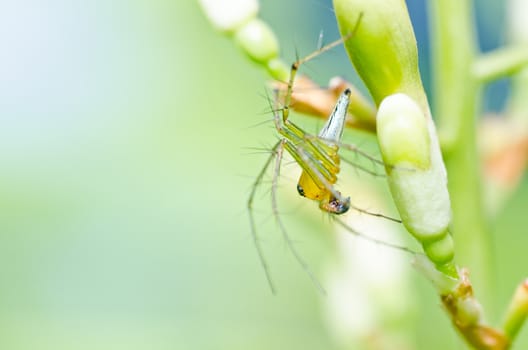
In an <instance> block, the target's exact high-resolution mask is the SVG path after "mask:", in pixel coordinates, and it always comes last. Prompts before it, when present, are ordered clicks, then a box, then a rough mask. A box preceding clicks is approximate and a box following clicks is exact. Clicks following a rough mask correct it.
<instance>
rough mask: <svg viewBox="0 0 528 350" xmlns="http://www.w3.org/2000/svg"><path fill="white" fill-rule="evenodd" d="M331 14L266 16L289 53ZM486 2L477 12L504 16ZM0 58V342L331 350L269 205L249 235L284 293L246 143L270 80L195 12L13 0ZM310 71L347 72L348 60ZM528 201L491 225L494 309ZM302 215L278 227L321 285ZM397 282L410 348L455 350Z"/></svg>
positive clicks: (314, 10)
mask: <svg viewBox="0 0 528 350" xmlns="http://www.w3.org/2000/svg"><path fill="white" fill-rule="evenodd" d="M330 6H331V4H330V2H329V1H323V0H320V1H319V0H317V1H315V0H314V1H308V2H302V1H288V2H286V3H280V4H279V3H278V2H277V3H276V4H271V1H268V2H263V3H262V17H263V18H265V19H266V20H267V21H269V22H270V23H271V24H272V26H273V27H274V28H275V29H276V31H277V32H278V35H279V36H280V40H281V46H282V47H283V48H284V49H285V52H284V55H285V57H286V59H289V60H293V58H294V57H295V51H296V50H298V51H299V52H301V53H308V52H310V51H312V50H313V49H314V48H315V47H316V42H317V37H318V33H319V31H320V30H321V29H323V30H324V31H325V38H330V39H334V38H336V37H337V30H336V28H335V23H333V22H332V18H333V14H332V12H331V10H330ZM479 6H481V7H479V9H480V10H479V11H480V12H479V13H481V12H482V13H483V15H482V16H481V17H480V18H487V17H486V14H489V13H495V14H496V12H493V11H492V12H488V11H489V9H490V6H496V8H495V10H496V9H499V11H500V9H501V3H500V2H497V1H495V2H488V3H485V2H483V1H480V2H479ZM413 7H414V6H413ZM482 9H484V10H486V11H484V10H482ZM413 11H416V12H414V13H413V20H417V21H418V22H420V23H422V25H424V24H425V22H424V21H423V19H421V18H422V16H423V13H422V12H420V11H423V8H417V9H416V10H413ZM420 19H421V20H420ZM485 23H487V24H486V28H488V27H489V26H495V28H499V25H500V24H501V20H500V18H496V21H494V22H493V21H492V22H485ZM490 23H491V24H490ZM497 30H498V29H497ZM424 31H425V29H424V27H420V29H417V35H418V38H419V41H420V40H422V39H424V38H425V37H424ZM492 33H496V31H492ZM420 38H422V39H420ZM498 38H500V36H498V37H494V39H493V40H498ZM424 40H425V39H424ZM490 45H493V42H492V44H490ZM0 48H1V49H0V77H1V78H0V118H1V125H2V126H1V128H0V161H1V165H2V166H1V169H2V170H1V172H0V283H1V284H0V285H1V288H0V349H156V350H157V349H231V350H233V349H339V348H340V347H339V345H338V344H337V343H336V342H335V341H334V340H333V338H332V337H331V335H330V334H331V331H329V329H328V325H327V324H326V323H325V321H324V317H323V316H322V314H323V311H322V306H321V304H322V300H323V299H324V297H322V296H321V295H320V294H319V293H318V292H317V290H316V289H315V288H314V287H313V285H312V284H311V283H310V282H309V280H308V278H306V276H305V274H303V272H302V270H301V268H300V267H299V266H298V264H297V263H296V262H295V261H294V260H293V259H292V258H291V254H290V253H289V252H288V251H287V249H286V247H285V245H284V243H283V241H282V239H281V237H280V236H279V234H278V232H277V230H276V227H275V226H274V225H273V220H272V219H271V218H270V217H269V216H270V213H269V211H268V213H267V214H266V212H264V213H263V216H261V217H260V218H259V221H258V224H259V226H260V229H261V234H262V236H263V245H264V248H265V249H266V254H267V258H268V260H269V263H270V265H271V269H272V273H273V277H274V278H275V282H276V284H277V286H278V289H279V294H278V295H277V296H272V295H271V293H270V291H269V289H268V286H267V285H266V283H265V278H264V275H263V273H262V269H261V267H260V265H259V263H258V259H257V255H256V252H255V250H254V248H253V244H252V241H251V237H250V234H249V226H248V220H247V215H246V209H245V201H246V198H247V195H248V194H249V188H250V184H251V182H252V179H253V177H254V175H255V174H256V173H257V172H258V170H259V167H260V166H261V164H262V162H263V161H264V158H265V155H263V154H255V152H254V151H252V150H251V149H249V148H250V147H262V146H263V145H264V146H266V145H269V144H271V143H272V142H273V141H274V140H275V136H274V132H273V130H272V129H271V125H270V124H264V125H261V126H257V127H253V126H254V125H255V124H258V123H260V122H263V121H265V120H268V119H269V117H270V116H269V114H265V113H263V112H264V111H265V110H266V109H267V108H268V105H267V101H266V98H264V97H263V93H264V91H265V81H266V78H265V75H264V73H263V72H261V71H260V70H259V69H258V68H256V67H255V66H253V65H252V64H251V63H249V62H248V61H247V60H246V59H245V58H244V57H242V56H241V55H240V54H239V52H238V51H237V49H236V48H235V47H234V46H233V44H232V42H230V41H229V40H228V39H226V38H224V37H222V36H221V35H219V34H218V33H216V32H215V31H214V30H213V29H212V28H211V26H210V24H209V23H207V21H206V20H205V18H204V16H203V15H202V13H201V11H200V8H199V7H198V4H196V3H195V2H193V1H189V0H176V1H121V0H116V1H101V0H94V1H81V0H78V1H66V0H47V1H45V2H41V1H36V0H17V1H10V0H8V1H6V2H3V3H2V4H0ZM423 50H426V48H425V49H423ZM307 70H308V72H309V73H310V75H311V76H312V77H315V79H316V80H319V81H320V82H321V83H326V81H327V80H328V79H329V78H330V77H331V76H333V75H343V76H345V77H346V78H349V79H354V78H353V77H354V75H353V71H352V69H351V68H350V67H349V66H348V63H347V60H346V58H345V55H344V52H342V50H341V49H337V50H335V51H333V52H331V53H329V54H328V55H327V56H326V57H322V58H321V59H318V60H316V61H315V62H314V63H310V64H309V65H308V67H307ZM425 80H426V81H427V78H425ZM494 103H495V102H494ZM500 103H501V102H500V99H499V101H498V102H496V103H495V104H492V106H499V107H500ZM291 183H292V184H293V181H292V182H291ZM290 187H292V186H290ZM285 190H287V191H291V192H292V193H293V192H294V191H295V189H294V187H292V188H291V190H290V189H285ZM527 191H528V188H527V186H523V187H522V188H521V189H520V191H519V193H518V194H517V195H516V196H515V197H514V198H513V199H512V201H511V202H510V203H509V204H508V206H507V207H506V208H505V209H504V211H503V213H502V214H501V216H500V218H499V220H498V222H497V224H496V226H495V228H494V230H495V232H496V237H495V241H496V251H497V263H496V267H497V271H495V272H496V273H497V275H498V276H499V277H498V279H497V281H498V282H497V291H498V294H497V298H496V300H497V305H499V306H504V304H505V303H506V301H507V299H508V297H509V294H510V293H511V292H512V290H513V288H514V286H515V285H516V284H517V283H518V282H519V281H520V280H521V278H523V277H524V276H526V271H527V269H526V266H528V260H527V257H526V254H525V247H526V246H527V244H528V237H527V236H526V234H525V232H524V231H525V230H524V229H523V221H522V220H523V213H524V211H525V209H524V208H523V207H524V206H526V205H527V204H528V203H527V199H526V198H527V195H528V193H527ZM258 200H262V201H268V200H269V198H268V197H267V196H266V194H265V193H264V194H263V195H262V196H261V197H259V198H258ZM266 203H268V202H266ZM298 205H299V204H298V202H295V203H292V205H288V206H287V208H285V210H284V211H285V212H286V215H285V217H286V221H287V224H288V227H289V229H290V231H291V232H292V235H293V237H294V238H295V239H300V242H299V245H300V250H301V252H302V254H303V256H304V257H305V259H306V260H307V261H309V263H310V265H311V266H312V268H313V269H314V270H315V271H316V272H317V273H319V272H320V271H321V269H322V267H321V266H323V265H324V261H326V260H327V259H328V257H329V256H330V257H331V256H332V254H333V251H334V246H333V245H334V243H333V241H332V239H331V238H330V237H329V236H323V235H321V234H320V231H321V230H318V227H319V228H320V227H322V225H326V224H327V220H324V217H322V216H317V215H316V216H314V217H313V218H311V219H309V218H302V219H301V220H299V215H298V214H297V215H296V211H297V210H298ZM301 205H303V204H301ZM304 206H305V207H306V206H308V207H310V203H309V204H304ZM260 207H261V208H264V209H262V210H265V208H266V205H261V206H260ZM288 207H289V208H288ZM268 209H269V208H268ZM302 209H303V210H304V209H305V208H304V207H303V208H302ZM266 215H267V219H266ZM320 218H322V219H321V220H319V219H320ZM266 228H267V229H266ZM365 268H368V267H365ZM409 270H411V267H409ZM410 274H411V275H412V283H413V285H414V286H415V288H416V290H418V291H419V293H418V295H419V298H417V299H416V300H415V302H416V308H417V310H418V312H417V314H418V315H417V316H416V317H415V320H414V321H413V322H415V323H416V324H417V326H416V327H417V331H416V332H415V333H414V334H413V335H412V337H413V338H414V339H415V340H416V341H417V342H418V344H419V345H418V346H417V348H419V349H423V348H427V349H447V348H453V347H455V346H457V345H456V344H459V343H458V340H457V337H456V335H455V333H454V331H453V330H452V328H451V327H450V326H449V324H448V321H447V318H446V317H445V315H444V314H443V312H442V310H441V308H440V306H439V302H438V300H437V299H436V296H435V294H434V291H433V290H432V288H431V287H430V286H429V285H428V283H427V282H426V281H423V279H422V278H421V276H418V275H417V274H416V273H415V272H413V271H411V272H410ZM527 333H528V332H527V331H526V330H525V331H524V332H523V334H522V335H521V337H520V338H521V339H519V342H520V344H519V347H518V348H523V345H522V344H524V346H528V335H527ZM420 344H421V345H420ZM424 344H427V346H425V345H424ZM433 345H434V346H433Z"/></svg>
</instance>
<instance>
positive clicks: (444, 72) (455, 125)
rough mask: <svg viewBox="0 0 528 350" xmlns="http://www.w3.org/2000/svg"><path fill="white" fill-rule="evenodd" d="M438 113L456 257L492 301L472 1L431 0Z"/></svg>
mask: <svg viewBox="0 0 528 350" xmlns="http://www.w3.org/2000/svg"><path fill="white" fill-rule="evenodd" d="M430 3H431V8H430V9H431V16H430V17H431V22H432V30H431V35H432V38H431V40H430V41H431V43H433V44H432V45H433V47H432V57H433V62H432V63H433V72H434V77H433V79H434V91H433V92H434V103H435V111H434V113H433V114H434V116H435V117H436V118H437V121H438V128H439V135H440V142H441V144H442V146H443V151H444V159H445V164H446V168H447V172H448V179H449V192H450V195H451V203H452V209H453V229H454V239H455V249H456V253H455V254H456V255H455V258H456V260H457V262H458V263H459V264H461V265H462V266H466V267H468V268H469V269H470V271H471V276H472V278H471V279H472V281H474V285H475V287H476V288H475V289H476V292H477V294H478V297H479V299H480V300H481V302H482V304H483V305H485V306H489V305H490V295H493V293H492V290H491V287H492V285H491V281H490V276H489V275H490V272H491V266H492V265H491V261H490V259H491V253H490V250H491V249H490V248H491V244H490V236H489V232H488V227H487V223H486V219H485V214H484V206H483V204H482V198H481V197H482V196H481V178H480V171H479V169H480V165H479V159H478V154H477V149H476V123H475V119H476V115H477V107H476V106H477V103H478V100H479V95H480V91H479V87H478V84H477V81H476V80H475V78H474V77H473V75H472V74H471V67H472V65H473V62H474V59H475V55H476V48H475V46H476V38H475V35H474V28H473V18H472V15H473V13H472V2H471V1H470V0H431V1H430Z"/></svg>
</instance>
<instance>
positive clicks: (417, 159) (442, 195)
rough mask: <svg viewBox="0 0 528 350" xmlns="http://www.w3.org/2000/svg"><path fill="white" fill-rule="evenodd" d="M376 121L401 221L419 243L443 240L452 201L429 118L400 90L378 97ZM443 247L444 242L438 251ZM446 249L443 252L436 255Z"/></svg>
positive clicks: (435, 249) (443, 255) (444, 254)
mask: <svg viewBox="0 0 528 350" xmlns="http://www.w3.org/2000/svg"><path fill="white" fill-rule="evenodd" d="M377 121H378V122H377V131H378V140H379V145H380V149H381V154H382V156H383V160H384V161H385V163H386V164H387V167H388V168H389V169H388V170H389V171H388V172H387V173H388V181H389V186H390V189H391V192H392V196H393V198H394V201H395V203H396V206H397V208H398V211H399V212H400V216H401V218H402V221H403V224H404V225H405V227H406V228H407V230H408V231H409V232H410V233H411V234H413V235H414V236H415V237H416V238H417V239H418V240H419V241H420V242H422V243H424V242H433V241H438V240H442V239H444V237H445V236H446V235H447V229H448V226H449V223H450V221H451V204H450V201H449V193H448V191H447V176H446V171H445V168H444V163H443V161H442V157H441V154H440V148H439V146H438V140H437V139H436V134H435V132H434V126H433V124H432V122H431V121H430V119H429V118H428V117H426V115H424V113H423V112H422V110H421V109H420V108H419V106H418V104H417V103H416V102H415V101H414V100H413V99H411V98H410V97H409V96H407V95H405V94H401V93H398V94H395V95H392V96H389V97H387V98H386V99H384V100H383V102H382V103H381V104H380V106H379V109H378V114H377ZM447 246H448V245H447V242H444V245H441V247H443V248H442V249H440V251H443V249H444V248H446V247H447ZM449 246H452V244H451V245H449ZM437 249H438V248H434V249H433V250H432V251H435V252H437ZM450 254H451V253H447V252H445V251H443V252H442V254H440V256H442V257H445V256H448V255H450ZM434 255H436V253H435V254H434ZM442 260H443V258H441V259H440V261H442ZM433 261H434V260H433ZM440 261H435V263H439V262H440Z"/></svg>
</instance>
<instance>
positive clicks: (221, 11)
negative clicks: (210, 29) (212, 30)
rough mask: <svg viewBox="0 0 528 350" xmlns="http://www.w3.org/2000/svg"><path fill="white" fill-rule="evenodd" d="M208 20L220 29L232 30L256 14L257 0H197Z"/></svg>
mask: <svg viewBox="0 0 528 350" xmlns="http://www.w3.org/2000/svg"><path fill="white" fill-rule="evenodd" d="M198 2H199V3H200V5H202V9H203V10H204V12H205V14H206V16H207V18H208V19H209V21H210V22H211V23H212V24H213V25H214V26H215V27H216V28H217V29H218V30H220V31H223V32H234V31H235V30H236V29H237V28H238V27H240V26H241V25H243V24H244V23H246V22H248V21H249V20H250V19H252V18H255V17H256V16H257V13H258V10H259V3H258V1H257V0H199V1H198Z"/></svg>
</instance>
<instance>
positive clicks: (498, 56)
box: [473, 45, 528, 82]
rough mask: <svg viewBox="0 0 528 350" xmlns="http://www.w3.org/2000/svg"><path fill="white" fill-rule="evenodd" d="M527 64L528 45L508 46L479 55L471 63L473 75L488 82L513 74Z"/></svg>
mask: <svg viewBox="0 0 528 350" xmlns="http://www.w3.org/2000/svg"><path fill="white" fill-rule="evenodd" d="M527 66H528V46H526V45H519V46H509V47H505V48H501V49H497V50H495V51H492V52H490V53H487V54H485V55H482V56H481V57H479V59H478V60H477V61H476V62H475V64H474V65H473V75H474V76H475V78H476V79H478V80H479V81H481V82H488V81H492V80H494V79H498V78H502V77H505V76H508V75H512V74H515V73H517V72H519V71H520V70H522V69H523V68H526V67H527Z"/></svg>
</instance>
